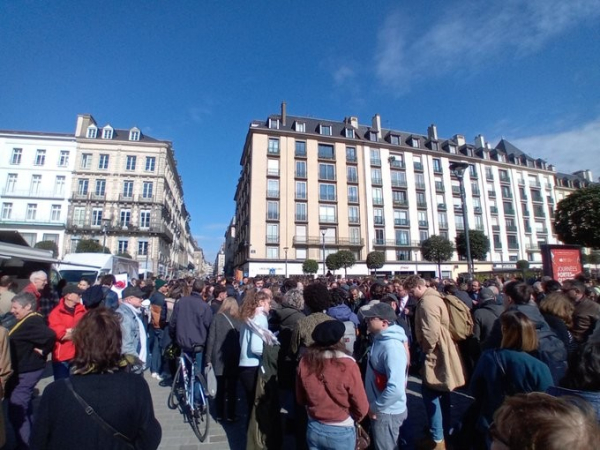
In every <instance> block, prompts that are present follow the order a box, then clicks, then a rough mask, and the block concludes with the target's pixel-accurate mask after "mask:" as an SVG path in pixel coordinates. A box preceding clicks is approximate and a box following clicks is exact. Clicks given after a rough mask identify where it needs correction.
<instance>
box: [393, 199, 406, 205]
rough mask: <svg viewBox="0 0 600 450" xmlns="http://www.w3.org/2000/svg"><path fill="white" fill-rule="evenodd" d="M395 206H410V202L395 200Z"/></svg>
mask: <svg viewBox="0 0 600 450" xmlns="http://www.w3.org/2000/svg"><path fill="white" fill-rule="evenodd" d="M392 203H393V205H394V206H408V200H398V199H396V200H393V201H392Z"/></svg>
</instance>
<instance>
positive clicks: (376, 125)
mask: <svg viewBox="0 0 600 450" xmlns="http://www.w3.org/2000/svg"><path fill="white" fill-rule="evenodd" d="M372 128H373V130H374V131H377V133H378V134H379V133H381V116H380V115H379V114H375V115H374V116H373V126H372Z"/></svg>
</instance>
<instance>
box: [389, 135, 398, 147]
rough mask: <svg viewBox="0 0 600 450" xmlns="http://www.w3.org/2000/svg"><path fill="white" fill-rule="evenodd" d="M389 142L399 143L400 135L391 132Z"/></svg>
mask: <svg viewBox="0 0 600 450" xmlns="http://www.w3.org/2000/svg"><path fill="white" fill-rule="evenodd" d="M390 144H394V145H400V136H398V135H397V134H391V135H390Z"/></svg>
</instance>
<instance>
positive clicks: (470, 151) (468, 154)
mask: <svg viewBox="0 0 600 450" xmlns="http://www.w3.org/2000/svg"><path fill="white" fill-rule="evenodd" d="M466 153H467V156H473V149H471V148H467V149H466Z"/></svg>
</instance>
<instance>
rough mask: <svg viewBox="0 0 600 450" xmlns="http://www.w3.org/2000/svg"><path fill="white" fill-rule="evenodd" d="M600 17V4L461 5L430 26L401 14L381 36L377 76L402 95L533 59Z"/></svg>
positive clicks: (513, 1) (579, 0) (534, 0)
mask: <svg viewBox="0 0 600 450" xmlns="http://www.w3.org/2000/svg"><path fill="white" fill-rule="evenodd" d="M599 16H600V0H571V1H568V2H565V1H564V0H530V1H527V2H523V1H520V0H506V1H502V2H501V1H497V2H479V1H472V2H457V3H455V4H452V5H449V6H446V9H445V10H442V11H439V14H437V15H436V17H438V19H437V21H432V22H427V23H417V22H416V20H413V18H411V17H405V16H403V15H402V14H401V13H400V12H396V13H394V14H391V15H390V16H388V18H387V19H386V21H385V23H384V25H383V27H382V29H381V31H380V32H379V35H378V44H377V51H376V56H375V66H376V73H377V76H378V77H379V79H380V81H381V82H382V83H383V84H384V85H386V86H388V87H391V88H393V89H394V90H395V92H397V93H398V94H402V93H404V92H407V91H408V90H409V89H410V85H411V83H413V82H415V80H418V79H420V78H429V77H434V76H444V75H446V74H447V73H449V72H450V71H452V72H453V73H457V72H460V74H461V75H465V74H467V73H472V71H473V70H477V68H478V67H485V66H486V65H489V64H490V63H491V62H493V61H494V60H495V61H499V60H502V59H503V58H506V57H512V56H515V57H523V56H525V55H528V54H531V53H533V52H535V51H536V50H538V49H539V48H540V47H542V46H543V45H544V44H546V43H547V42H548V41H549V40H550V39H552V38H554V37H556V36H558V35H560V34H563V33H565V32H566V31H567V30H568V29H570V28H573V27H575V26H581V25H582V24H583V22H585V21H589V20H595V19H597V18H598V17H599Z"/></svg>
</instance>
